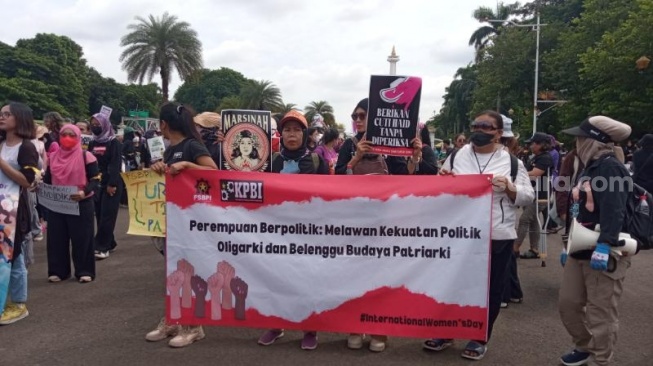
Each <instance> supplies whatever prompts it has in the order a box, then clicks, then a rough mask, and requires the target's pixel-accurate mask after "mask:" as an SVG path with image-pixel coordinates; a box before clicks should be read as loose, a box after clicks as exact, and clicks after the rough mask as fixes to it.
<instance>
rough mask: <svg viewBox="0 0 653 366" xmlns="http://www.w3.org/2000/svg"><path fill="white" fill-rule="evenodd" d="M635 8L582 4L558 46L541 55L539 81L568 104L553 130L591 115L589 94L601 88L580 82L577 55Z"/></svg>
mask: <svg viewBox="0 0 653 366" xmlns="http://www.w3.org/2000/svg"><path fill="white" fill-rule="evenodd" d="M636 6H637V2H636V1H633V0H584V1H583V8H582V9H583V10H582V13H580V15H579V16H578V17H576V18H574V19H573V20H572V21H571V23H570V24H568V25H567V26H566V27H565V28H564V30H563V31H562V32H561V33H560V34H559V37H558V44H557V46H556V47H554V48H552V49H550V50H548V51H545V52H543V55H542V80H543V82H544V83H546V84H548V85H549V86H550V88H551V89H552V90H557V91H560V93H561V94H560V95H561V98H562V99H565V100H567V103H566V104H565V105H564V106H562V107H560V108H558V110H557V113H556V115H557V121H556V122H554V125H555V126H556V128H555V129H557V130H559V129H562V128H564V127H567V126H570V125H574V124H578V123H580V122H581V121H582V120H583V119H585V118H586V117H587V116H588V115H589V114H590V113H591V112H592V111H591V109H590V105H591V103H592V102H591V93H592V90H594V89H596V88H597V87H598V88H602V87H603V86H601V85H597V84H595V82H594V81H593V80H591V78H581V73H580V68H581V66H582V65H581V60H580V57H579V55H581V54H583V53H585V51H587V50H588V49H589V48H591V47H593V46H594V45H595V44H596V43H598V42H600V41H601V39H602V37H603V35H604V34H605V33H607V32H611V31H613V30H615V29H617V28H618V27H619V26H620V24H621V23H623V22H624V21H625V20H626V19H627V18H628V14H629V13H630V12H632V11H634V10H635V7H636ZM635 59H636V58H635Z"/></svg>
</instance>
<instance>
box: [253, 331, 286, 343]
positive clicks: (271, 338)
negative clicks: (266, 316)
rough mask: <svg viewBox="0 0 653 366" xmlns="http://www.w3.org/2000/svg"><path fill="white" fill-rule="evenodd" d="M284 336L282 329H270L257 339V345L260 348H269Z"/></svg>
mask: <svg viewBox="0 0 653 366" xmlns="http://www.w3.org/2000/svg"><path fill="white" fill-rule="evenodd" d="M284 335H285V334H283V329H270V330H268V331H267V332H265V333H263V335H262V336H261V338H259V339H258V344H260V345H261V346H269V345H271V344H272V343H274V342H276V340H277V339H279V338H281V337H283V336H284Z"/></svg>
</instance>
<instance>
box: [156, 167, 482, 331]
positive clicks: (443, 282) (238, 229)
mask: <svg viewBox="0 0 653 366" xmlns="http://www.w3.org/2000/svg"><path fill="white" fill-rule="evenodd" d="M349 178H350V179H348V180H347V181H348V183H347V187H348V188H347V189H346V190H343V189H341V187H342V181H341V179H340V178H338V177H337V176H318V175H310V174H297V175H294V176H289V175H285V174H265V173H256V172H253V173H252V172H250V173H244V172H233V171H209V170H184V171H183V172H182V173H181V174H179V175H177V176H175V177H174V178H171V177H169V178H168V180H167V181H166V184H167V187H168V189H169V194H168V203H167V213H168V216H167V219H168V220H169V223H170V225H169V226H168V237H167V251H166V260H167V276H168V277H167V281H166V282H167V291H168V296H167V297H166V303H167V309H168V310H167V311H168V312H167V318H168V321H169V322H171V323H179V324H194V325H200V324H206V325H218V326H237V327H243V326H244V327H256V328H284V329H297V330H302V329H311V330H315V331H332V332H343V333H349V332H353V333H366V334H387V335H398V336H407V337H423V338H427V337H428V338H433V337H437V338H462V339H479V340H481V339H486V337H487V330H488V327H487V319H488V318H487V317H488V279H489V271H488V268H489V259H490V230H491V226H490V221H491V216H492V215H490V213H491V203H492V186H491V183H490V182H489V181H488V177H487V176H483V175H467V176H457V177H438V176H434V177H427V176H421V177H413V176H396V177H393V178H394V179H378V177H375V176H362V175H360V176H359V175H354V176H350V177H349ZM306 187H310V189H309V188H306ZM443 210H446V212H447V215H438V213H439V212H443ZM361 273H364V274H365V275H364V276H362V275H361Z"/></svg>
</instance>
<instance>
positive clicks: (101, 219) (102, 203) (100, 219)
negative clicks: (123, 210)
mask: <svg viewBox="0 0 653 366" xmlns="http://www.w3.org/2000/svg"><path fill="white" fill-rule="evenodd" d="M122 189H123V187H122V184H121V183H119V184H118V187H116V193H115V194H114V195H113V196H109V194H108V193H107V187H106V186H101V187H100V192H99V193H96V194H95V219H96V220H97V234H96V235H95V250H96V251H99V252H107V251H109V250H112V249H113V248H115V247H116V246H117V244H116V239H115V237H114V236H113V230H114V229H115V228H116V220H117V219H118V210H120V196H121V195H122Z"/></svg>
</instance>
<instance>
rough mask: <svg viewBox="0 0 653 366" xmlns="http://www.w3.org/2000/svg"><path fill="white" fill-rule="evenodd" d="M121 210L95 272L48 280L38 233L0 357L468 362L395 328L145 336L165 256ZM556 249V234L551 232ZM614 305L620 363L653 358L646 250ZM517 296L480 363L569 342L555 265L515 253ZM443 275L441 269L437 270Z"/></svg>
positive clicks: (552, 360) (550, 350) (123, 361)
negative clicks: (170, 340) (267, 342)
mask: <svg viewBox="0 0 653 366" xmlns="http://www.w3.org/2000/svg"><path fill="white" fill-rule="evenodd" d="M126 227H127V210H125V209H121V212H120V218H119V222H118V229H117V232H119V234H118V235H117V237H118V242H119V246H118V250H117V251H116V252H115V253H114V254H112V255H111V257H110V258H109V259H107V260H105V261H102V262H98V263H97V264H98V269H97V273H98V277H97V281H95V282H93V283H91V284H86V285H81V284H78V283H77V282H75V281H66V282H64V283H58V284H50V283H48V282H47V265H46V258H45V241H42V242H40V243H37V245H36V250H35V251H36V260H37V263H36V264H35V265H34V266H33V267H32V268H31V269H30V298H29V301H28V307H29V310H30V314H31V315H30V316H29V317H28V318H26V319H24V320H22V321H20V322H18V323H15V324H13V325H9V326H4V327H0V360H1V361H0V365H11V366H17V365H67V366H68V365H110V366H116V365H230V366H237V365H259V364H267V365H338V366H342V365H357V366H359V365H360V366H363V365H434V364H435V365H470V362H471V363H473V361H467V360H464V359H462V358H461V357H460V352H461V351H462V348H463V347H464V344H465V343H464V342H462V341H460V342H457V343H456V345H455V347H453V348H450V349H448V350H446V351H444V352H442V353H438V354H435V353H432V352H425V351H422V350H421V349H420V342H421V340H419V339H405V338H393V339H391V343H390V346H389V348H388V349H387V350H386V351H385V352H383V353H381V354H373V353H371V352H369V351H367V350H359V351H351V350H348V349H347V348H346V346H345V341H344V339H345V336H344V335H342V334H328V333H321V334H320V335H319V337H320V346H319V347H318V349H317V350H315V351H312V352H309V351H302V350H301V349H300V348H299V341H300V338H301V333H299V332H288V333H287V335H286V337H285V338H284V339H283V340H281V341H280V342H279V343H278V344H275V345H273V346H270V347H261V346H258V345H257V344H256V339H257V338H258V336H259V335H260V333H261V331H260V330H258V329H244V328H208V329H207V330H206V333H207V337H206V339H204V340H202V341H200V342H198V343H195V344H193V345H192V346H190V347H188V348H185V349H171V348H169V347H167V345H166V344H165V343H164V342H161V343H148V342H146V341H145V340H144V338H143V337H144V335H145V333H146V332H147V331H149V330H151V329H152V327H154V326H155V325H156V324H157V322H158V320H159V318H160V317H161V316H162V315H163V311H164V305H163V300H162V299H163V291H164V286H163V284H164V282H163V278H164V265H163V258H162V257H161V255H160V254H158V253H157V252H156V251H155V250H154V249H153V248H152V246H151V244H150V242H149V240H148V239H147V238H142V237H134V236H129V235H126V234H122V233H123V232H125V231H126ZM549 237H550V238H551V239H550V240H549V243H550V247H551V250H550V252H551V253H559V250H560V240H559V237H558V236H552V235H550V236H549ZM633 263H634V264H633V267H632V268H631V270H630V271H629V273H628V278H627V281H626V286H625V287H626V290H625V293H624V296H623V300H622V306H621V329H620V332H619V344H618V347H617V353H616V358H615V363H614V364H615V365H618V366H630V365H632V366H646V365H653V253H642V254H640V255H638V256H637V257H636V258H635V259H634V260H633ZM519 265H520V275H521V279H522V285H523V287H524V291H525V296H526V297H525V302H524V303H523V304H520V305H511V307H510V308H508V309H505V310H503V311H502V313H501V315H500V316H499V319H498V320H497V323H496V325H495V333H494V337H493V339H492V342H490V344H489V350H488V354H487V355H486V357H485V359H484V360H483V361H482V364H484V365H557V364H558V357H559V356H560V354H561V353H563V352H565V351H568V350H569V349H570V347H571V344H570V340H569V337H568V336H567V334H566V332H565V331H564V329H563V327H562V325H561V323H560V320H559V318H558V314H557V308H556V301H557V291H558V287H559V283H560V279H561V267H560V265H559V264H558V263H557V255H555V258H551V260H550V261H549V265H548V266H547V267H545V268H542V267H540V262H539V261H537V260H521V261H520V263H519ZM443 280H444V279H443Z"/></svg>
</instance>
